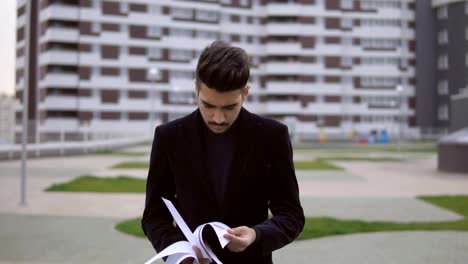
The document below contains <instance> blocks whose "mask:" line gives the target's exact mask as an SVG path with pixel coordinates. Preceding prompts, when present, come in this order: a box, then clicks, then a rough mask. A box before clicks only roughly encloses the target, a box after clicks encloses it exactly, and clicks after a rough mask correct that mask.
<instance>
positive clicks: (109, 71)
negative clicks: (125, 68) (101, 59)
mask: <svg viewBox="0 0 468 264" xmlns="http://www.w3.org/2000/svg"><path fill="white" fill-rule="evenodd" d="M101 75H104V76H119V75H120V69H119V68H115V67H102V68H101Z"/></svg>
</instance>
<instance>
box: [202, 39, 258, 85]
mask: <svg viewBox="0 0 468 264" xmlns="http://www.w3.org/2000/svg"><path fill="white" fill-rule="evenodd" d="M249 75H250V62H249V56H248V55H247V53H246V52H245V51H244V50H243V49H241V48H239V47H233V46H231V45H230V44H229V43H227V42H224V41H215V42H213V43H212V44H211V45H209V46H208V47H206V48H205V49H204V50H203V52H202V54H201V55H200V58H199V59H198V64H197V71H196V80H197V89H200V87H201V82H202V83H204V84H205V85H206V86H208V87H209V88H211V89H215V90H216V91H218V92H227V91H233V90H237V89H241V88H244V87H245V85H246V84H247V81H248V80H249Z"/></svg>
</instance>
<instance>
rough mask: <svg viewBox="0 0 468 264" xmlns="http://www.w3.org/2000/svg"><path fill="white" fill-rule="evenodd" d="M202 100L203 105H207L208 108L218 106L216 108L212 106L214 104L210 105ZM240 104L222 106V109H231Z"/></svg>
mask: <svg viewBox="0 0 468 264" xmlns="http://www.w3.org/2000/svg"><path fill="white" fill-rule="evenodd" d="M200 100H201V101H202V103H203V104H204V105H206V106H209V107H217V106H215V105H212V104H210V103H208V102H206V101H204V100H203V99H200ZM238 104H239V103H234V104H230V105H225V106H221V107H222V108H231V107H235V106H237V105H238Z"/></svg>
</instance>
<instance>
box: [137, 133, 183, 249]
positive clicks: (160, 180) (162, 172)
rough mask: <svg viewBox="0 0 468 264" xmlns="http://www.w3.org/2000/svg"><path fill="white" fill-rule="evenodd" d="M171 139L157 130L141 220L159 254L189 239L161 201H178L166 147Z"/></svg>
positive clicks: (146, 233) (145, 231) (144, 230)
mask: <svg viewBox="0 0 468 264" xmlns="http://www.w3.org/2000/svg"><path fill="white" fill-rule="evenodd" d="M167 140H168V139H167V138H165V137H164V135H163V133H162V129H161V127H157V128H156V130H155V134H154V139H153V145H152V148H151V156H150V164H149V171H148V178H147V181H146V200H145V210H144V212H143V218H142V221H141V225H142V229H143V232H144V233H145V235H146V236H147V237H148V239H149V240H150V241H151V244H152V245H153V247H154V249H155V250H156V251H157V252H160V251H161V250H163V249H164V248H166V247H167V246H169V245H171V244H172V243H174V242H177V241H180V240H185V237H184V235H183V234H182V232H181V231H180V229H178V228H176V227H174V225H173V218H172V216H171V214H170V212H169V210H168V209H167V208H166V206H165V204H164V203H163V201H162V199H161V197H164V198H166V199H169V200H171V201H173V202H174V200H175V185H174V180H173V175H172V172H171V169H170V166H169V159H168V156H167V151H166V150H167V149H166V148H165V145H164V143H165V142H167Z"/></svg>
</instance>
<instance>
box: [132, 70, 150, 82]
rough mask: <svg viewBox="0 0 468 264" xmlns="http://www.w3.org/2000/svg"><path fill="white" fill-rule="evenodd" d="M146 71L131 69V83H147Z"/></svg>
mask: <svg viewBox="0 0 468 264" xmlns="http://www.w3.org/2000/svg"><path fill="white" fill-rule="evenodd" d="M146 75H147V70H146V69H129V71H128V78H129V81H130V82H147V81H148V79H147V78H146V77H147V76H146Z"/></svg>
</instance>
